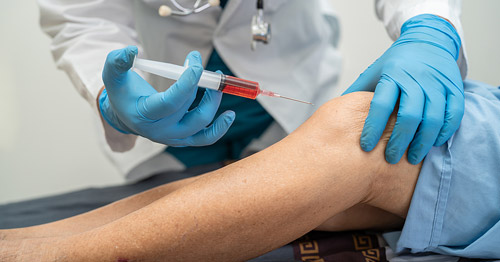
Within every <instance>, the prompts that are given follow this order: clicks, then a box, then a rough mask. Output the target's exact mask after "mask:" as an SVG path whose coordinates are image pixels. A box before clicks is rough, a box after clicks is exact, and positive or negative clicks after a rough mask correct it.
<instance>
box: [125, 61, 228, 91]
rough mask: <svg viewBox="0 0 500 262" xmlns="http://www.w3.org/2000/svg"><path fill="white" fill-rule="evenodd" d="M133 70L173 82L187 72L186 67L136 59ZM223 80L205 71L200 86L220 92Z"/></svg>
mask: <svg viewBox="0 0 500 262" xmlns="http://www.w3.org/2000/svg"><path fill="white" fill-rule="evenodd" d="M133 68H137V69H139V70H142V71H144V72H148V73H151V74H155V75H159V76H162V77H165V78H168V79H172V80H178V79H179V78H180V77H181V75H182V73H184V71H185V70H186V67H183V66H179V65H174V64H169V63H163V62H157V61H151V60H145V59H140V58H136V59H135V61H134V65H133ZM221 79H222V75H221V74H218V73H215V72H210V71H206V70H204V71H203V73H202V74H201V78H200V81H199V82H198V86H199V87H203V88H208V89H213V90H219V88H220V85H221Z"/></svg>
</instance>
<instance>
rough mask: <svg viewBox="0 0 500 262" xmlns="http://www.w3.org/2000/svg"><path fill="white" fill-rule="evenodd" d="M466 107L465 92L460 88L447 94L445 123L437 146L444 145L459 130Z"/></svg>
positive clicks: (437, 140)
mask: <svg viewBox="0 0 500 262" xmlns="http://www.w3.org/2000/svg"><path fill="white" fill-rule="evenodd" d="M464 107H465V99H464V94H463V93H462V92H461V91H460V90H458V89H454V91H453V92H449V93H448V94H447V97H446V112H445V117H444V124H443V127H442V128H441V131H440V132H439V135H438V138H437V139H436V143H434V145H435V146H441V145H443V144H444V143H445V142H446V141H448V139H450V137H451V136H452V135H453V134H454V133H455V131H457V129H458V127H459V126H460V122H461V121H462V118H463V116H464Z"/></svg>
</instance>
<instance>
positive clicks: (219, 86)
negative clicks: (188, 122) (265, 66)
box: [132, 58, 312, 105]
mask: <svg viewBox="0 0 500 262" xmlns="http://www.w3.org/2000/svg"><path fill="white" fill-rule="evenodd" d="M132 68H137V69H139V70H142V71H144V72H148V73H151V74H155V75H159V76H162V77H165V78H168V79H172V80H177V79H179V77H180V76H181V75H182V73H183V72H184V70H186V67H182V66H179V65H174V64H169V63H163V62H157V61H152V60H146V59H140V58H135V60H134V65H133V66H132ZM198 86H199V87H203V88H208V89H213V90H219V91H221V92H222V93H226V94H231V95H235V96H241V97H246V98H250V99H255V98H257V96H258V95H264V96H270V97H279V98H284V99H288V100H292V101H296V102H301V103H305V104H310V105H312V103H309V102H305V101H301V100H298V99H294V98H290V97H286V96H282V95H280V94H277V93H274V92H271V91H267V90H262V89H260V87H259V83H257V82H254V81H249V80H245V79H241V78H237V77H233V76H228V75H224V74H218V73H215V72H211V71H207V70H204V71H203V73H202V74H201V78H200V81H199V82H198Z"/></svg>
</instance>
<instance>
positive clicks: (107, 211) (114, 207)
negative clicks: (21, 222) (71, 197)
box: [0, 177, 196, 240]
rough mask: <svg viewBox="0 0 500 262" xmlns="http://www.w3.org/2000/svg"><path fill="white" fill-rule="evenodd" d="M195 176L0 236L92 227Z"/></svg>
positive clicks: (49, 233) (10, 237)
mask: <svg viewBox="0 0 500 262" xmlns="http://www.w3.org/2000/svg"><path fill="white" fill-rule="evenodd" d="M194 179H196V178H195V177H193V178H188V179H183V180H180V181H175V182H172V183H168V184H165V185H162V186H158V187H155V188H153V189H150V190H147V191H145V192H142V193H139V194H136V195H133V196H130V197H127V198H124V199H122V200H119V201H116V202H114V203H111V204H109V205H106V206H104V207H101V208H98V209H95V210H92V211H89V212H86V213H83V214H81V215H77V216H73V217H70V218H66V219H63V220H59V221H55V222H52V223H47V224H43V225H37V226H31V227H26V228H16V229H7V230H0V239H2V240H19V239H25V238H41V237H56V236H69V235H73V234H77V233H82V232H85V231H87V230H90V229H94V228H97V227H100V226H102V225H105V224H107V223H109V222H112V221H114V220H116V219H118V218H121V217H123V216H125V215H127V214H130V213H131V212H133V211H136V210H137V209H140V208H143V207H144V206H147V205H148V204H150V203H152V202H154V201H155V200H157V199H159V198H162V197H164V196H166V195H167V194H169V193H171V192H173V191H175V190H177V189H178V188H181V187H183V186H185V185H187V184H189V183H191V182H192V181H194Z"/></svg>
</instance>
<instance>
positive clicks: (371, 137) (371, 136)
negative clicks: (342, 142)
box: [360, 76, 399, 152]
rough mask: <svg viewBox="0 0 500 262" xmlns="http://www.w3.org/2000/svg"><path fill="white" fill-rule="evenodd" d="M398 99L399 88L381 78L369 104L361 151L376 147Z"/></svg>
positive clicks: (389, 80)
mask: <svg viewBox="0 0 500 262" xmlns="http://www.w3.org/2000/svg"><path fill="white" fill-rule="evenodd" d="M398 97H399V88H398V86H397V85H396V83H395V82H394V81H393V80H392V79H390V78H388V77H384V76H383V77H382V78H381V79H380V81H379V83H378V84H377V88H375V94H374V95H373V99H372V101H371V103H370V111H369V112H368V117H366V120H365V125H364V127H363V132H362V133H361V139H360V145H361V149H363V150H364V151H366V152H369V151H371V150H372V149H373V148H374V147H375V146H376V145H377V143H378V141H379V140H380V137H381V136H382V133H383V132H384V129H385V126H386V125H387V121H388V120H389V117H390V116H391V114H392V111H393V110H394V107H395V106H396V102H397V101H398Z"/></svg>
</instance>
